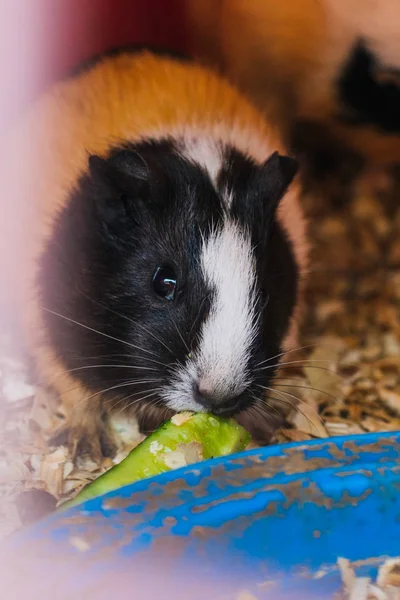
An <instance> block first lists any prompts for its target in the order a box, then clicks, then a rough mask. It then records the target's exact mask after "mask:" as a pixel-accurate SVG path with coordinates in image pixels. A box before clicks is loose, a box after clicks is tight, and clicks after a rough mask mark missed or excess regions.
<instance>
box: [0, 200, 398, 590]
mask: <svg viewBox="0 0 400 600" xmlns="http://www.w3.org/2000/svg"><path fill="white" fill-rule="evenodd" d="M397 196H398V193H397V192H396V193H395V192H393V194H391V196H390V197H388V198H383V199H379V200H377V199H376V198H370V197H367V196H363V197H356V198H355V199H354V200H353V201H352V202H351V203H350V204H348V205H347V206H345V207H343V208H341V209H336V210H334V211H333V210H332V208H331V207H330V205H329V202H327V201H326V200H325V199H322V198H318V197H316V196H307V197H305V198H304V204H305V207H306V211H307V213H308V215H309V221H310V225H311V231H310V234H311V238H312V242H313V248H314V249H313V253H312V256H311V265H312V272H311V273H310V274H309V276H308V277H309V283H308V288H307V297H306V305H307V316H306V320H305V323H304V327H303V335H302V341H301V344H302V346H304V348H303V349H302V350H298V351H296V352H290V353H288V354H287V356H286V357H285V360H284V362H286V363H288V362H291V364H286V365H284V366H282V368H281V369H280V371H279V374H278V376H277V378H276V381H275V389H276V394H274V401H273V411H272V410H271V415H270V417H269V419H270V420H271V419H273V418H274V415H276V411H279V412H280V413H282V414H284V415H285V417H286V421H285V422H284V424H283V425H282V426H280V427H279V429H277V430H276V431H275V432H274V435H273V438H272V440H269V441H270V442H272V443H285V442H292V441H302V440H308V439H313V438H325V437H328V436H332V435H347V434H352V433H362V432H376V431H393V430H400V208H399V205H398V204H399V203H398V202H397V200H396V198H397ZM12 341H13V339H12V336H11V337H10V336H7V335H5V334H4V335H2V336H0V539H1V538H2V537H3V536H5V535H7V534H9V533H10V532H12V531H14V530H16V529H18V528H20V527H21V526H22V525H23V524H26V523H29V522H31V521H33V520H35V519H37V518H39V517H40V516H41V515H44V514H46V513H48V512H50V511H51V510H52V509H53V508H54V507H55V506H56V504H57V503H58V502H59V501H61V500H65V499H69V498H71V497H73V496H74V495H75V494H76V493H77V492H78V491H79V490H80V489H81V488H82V487H83V486H84V485H85V484H86V483H88V482H90V481H92V480H93V479H95V478H96V477H98V476H99V475H100V474H101V473H103V472H104V471H105V470H107V469H108V468H110V467H111V466H112V465H113V464H115V463H117V462H120V461H121V460H122V459H123V458H124V457H125V456H126V454H127V453H128V452H129V451H130V449H131V448H132V447H134V446H135V445H136V444H137V443H139V442H140V441H141V439H142V436H141V435H140V434H139V432H138V428H137V424H136V423H135V422H134V421H131V422H127V421H125V420H123V419H119V421H116V422H115V423H114V427H115V431H116V438H117V444H118V452H117V456H116V458H115V459H114V460H113V461H111V460H110V459H104V460H102V461H101V463H99V464H95V463H93V462H92V461H90V460H89V459H87V458H85V457H80V458H79V460H78V461H77V462H76V463H75V464H73V462H72V461H71V458H70V457H69V456H68V450H67V448H66V446H65V443H63V442H64V441H63V440H62V436H61V437H60V432H62V431H63V428H64V427H65V413H64V410H63V406H62V403H61V402H59V401H58V400H57V399H56V398H53V397H52V396H51V395H50V394H49V393H48V392H47V391H46V390H43V389H41V388H39V387H35V386H33V385H32V379H30V378H29V375H28V374H29V370H28V368H27V364H26V361H24V360H23V358H21V356H20V354H19V353H18V352H17V351H16V350H15V348H13V347H12V344H11V342H12ZM253 446H254V443H253ZM360 585H361V584H360Z"/></svg>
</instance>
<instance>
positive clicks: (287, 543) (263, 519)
mask: <svg viewBox="0 0 400 600" xmlns="http://www.w3.org/2000/svg"><path fill="white" fill-rule="evenodd" d="M399 457H400V433H397V432H396V433H388V434H367V435H362V436H350V437H343V438H332V439H329V440H323V441H321V440H314V441H312V442H305V443H299V444H285V445H281V446H273V447H268V448H263V449H257V450H252V451H250V452H245V453H241V454H237V455H235V456H232V457H229V458H219V459H214V460H212V461H206V462H204V463H201V464H200V465H196V466H195V467H187V468H184V469H179V470H178V471H175V472H170V473H164V474H163V475H160V476H158V477H155V478H153V479H149V480H146V481H141V482H138V483H136V484H133V485H130V486H127V487H125V488H122V489H121V490H119V491H116V492H111V493H109V494H107V495H106V496H103V497H101V498H96V499H93V500H90V501H88V502H86V503H85V504H84V505H82V506H81V507H75V508H72V509H70V510H68V511H66V512H65V513H64V514H60V513H59V514H56V515H54V516H52V517H50V518H49V519H47V520H45V521H43V522H41V523H39V524H37V525H35V526H34V527H32V528H30V529H29V530H27V531H25V532H23V533H21V534H19V535H17V536H15V537H14V539H13V540H11V541H10V542H9V544H8V545H7V548H6V553H7V556H6V559H7V560H8V561H9V562H10V561H11V562H12V560H13V559H12V557H13V556H14V558H15V560H16V559H17V558H18V564H19V568H20V569H21V570H23V572H24V573H26V574H28V573H31V576H32V577H35V585H38V586H39V587H40V586H42V587H43V585H44V581H45V580H46V578H45V577H43V576H40V575H39V576H38V574H40V573H42V574H43V569H45V568H46V569H47V571H48V570H49V569H50V570H51V573H52V578H50V581H52V582H53V583H49V584H48V586H47V588H46V589H47V593H48V595H47V596H46V594H44V595H43V597H44V598H47V597H49V598H50V597H52V596H51V593H50V591H51V589H52V587H51V586H52V585H54V577H55V578H56V580H57V585H58V586H60V585H62V586H63V589H64V590H65V594H64V596H63V598H64V597H65V598H69V597H71V598H81V597H82V598H83V597H84V598H85V599H86V598H88V599H89V598H96V600H98V599H99V598H103V597H104V598H109V596H110V593H111V592H113V593H114V592H115V589H116V587H117V586H118V584H121V582H124V588H123V589H124V590H126V589H128V588H129V589H131V587H134V588H135V590H138V589H139V588H138V586H139V587H140V585H142V588H141V589H142V592H141V593H142V596H141V597H146V598H153V597H154V598H156V597H157V598H160V597H162V598H167V599H171V600H179V599H180V598H181V597H182V598H186V597H188V596H187V591H188V589H190V590H191V591H190V597H191V598H199V600H200V598H204V597H206V596H207V595H210V594H211V597H212V598H213V600H218V599H219V597H221V599H222V598H226V599H229V598H232V600H233V599H234V598H236V597H237V592H238V590H241V589H246V590H247V591H248V592H249V593H250V592H251V594H252V595H253V596H254V598H257V599H263V600H264V599H265V600H267V599H269V598H273V599H274V600H281V599H282V600H283V599H286V598H296V599H298V600H302V598H304V599H305V598H307V600H312V599H313V598H316V599H317V598H318V600H324V599H325V598H326V599H328V598H332V595H333V594H334V593H335V592H337V591H338V589H339V588H340V577H339V574H338V571H337V569H336V560H337V558H338V557H339V556H343V557H346V558H348V559H350V560H353V561H354V560H357V561H363V560H366V559H370V558H371V557H376V558H377V564H378V563H379V560H378V559H379V557H382V556H397V555H400V495H399V490H400V461H399ZM76 540H78V546H79V544H81V545H82V540H83V544H84V547H83V548H82V546H81V547H80V550H79V549H77V541H76ZM85 544H86V545H87V547H86V546H85ZM146 569H150V571H149V572H147V571H146ZM321 569H323V570H325V571H326V572H327V574H326V575H325V576H324V577H322V578H319V579H318V578H317V579H316V578H315V577H314V576H315V574H316V573H318V571H320V570H321ZM359 572H360V574H362V575H365V574H368V575H370V576H375V575H376V565H369V566H368V565H364V566H362V567H360V569H359ZM144 573H146V575H144ZM27 577H28V575H27ZM173 577H175V579H173ZM182 577H183V579H182ZM168 578H169V579H168ZM185 578H186V579H185ZM39 580H40V582H39ZM167 580H168V581H169V583H167ZM199 581H202V582H203V584H202V585H203V587H204V586H205V588H207V586H209V589H208V591H207V590H206V589H205V588H204V589H200V584H198V583H195V582H199ZM266 581H267V582H271V581H272V583H271V584H270V583H268V584H267V583H265V582H266ZM94 582H96V584H94ZM179 582H181V584H179ZM21 585H26V582H25V581H24V582H18V585H17V584H15V582H14V588H12V586H11V587H10V588H9V590H8V595H7V596H6V597H7V598H9V599H12V598H13V597H15V598H19V597H28V598H29V596H24V595H23V593H25V592H24V590H22V589H21ZM93 585H95V590H96V591H95V593H93ZM157 585H158V586H159V588H157V589H156V587H157ZM179 585H181V588H182V589H181V592H182V595H181V596H180V595H179V594H180V591H179V590H180V587H179ZM18 586H19V587H18ZM126 586H128V588H127V587H126ZM188 586H189V588H188ZM210 586H211V587H210ZM218 586H222V587H221V596H219V591H218V593H217V590H219V589H220V588H219V587H218ZM32 589H33V588H32V585H31V586H30V587H29V590H32ZM38 589H39V588H38ZM72 589H74V590H75V592H76V594H77V595H75V596H74V595H73V593H72ZM10 590H11V591H10ZM14 591H15V596H12V593H11V592H14ZM45 591H46V590H45ZM91 593H93V595H90V594H91ZM68 594H69V595H68ZM121 594H122V595H121ZM121 594H120V597H121V598H122V597H125V596H124V592H123V591H122V592H121ZM143 594H145V595H144V596H143ZM152 594H154V595H152ZM160 594H161V595H160ZM196 594H198V595H196ZM126 597H129V598H130V597H131V596H126ZM132 597H133V596H132ZM135 597H138V598H139V597H140V596H135Z"/></svg>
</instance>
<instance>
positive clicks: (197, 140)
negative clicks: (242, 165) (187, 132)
mask: <svg viewBox="0 0 400 600" xmlns="http://www.w3.org/2000/svg"><path fill="white" fill-rule="evenodd" d="M181 145H182V149H181V151H182V155H183V156H184V157H185V158H186V159H188V160H190V161H193V162H194V163H196V164H198V165H200V167H202V168H203V169H205V170H206V171H207V173H208V175H209V177H210V179H211V181H212V183H213V184H214V185H215V183H216V181H217V177H218V173H219V172H220V170H221V167H222V149H221V145H220V144H219V143H218V142H216V141H215V140H212V139H210V138H208V137H204V136H200V137H193V138H188V139H184V140H183V141H182V142H181Z"/></svg>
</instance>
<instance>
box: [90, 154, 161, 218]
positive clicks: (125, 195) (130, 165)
mask: <svg viewBox="0 0 400 600" xmlns="http://www.w3.org/2000/svg"><path fill="white" fill-rule="evenodd" d="M89 174H90V177H91V181H92V186H93V187H92V189H93V190H94V192H95V203H96V209H97V211H98V213H99V215H100V216H101V218H102V219H103V220H104V221H105V222H106V223H108V224H109V225H114V224H116V223H117V222H118V221H121V220H122V219H124V218H126V216H127V215H128V214H132V209H133V205H134V204H135V200H136V199H138V198H139V197H141V196H142V195H143V193H144V192H145V188H146V186H147V182H148V177H149V169H148V167H147V164H146V163H145V162H144V160H143V159H142V158H141V157H140V156H139V155H138V154H137V153H135V152H132V151H128V150H122V151H120V152H118V153H116V154H115V155H113V156H111V157H110V158H107V159H105V158H102V157H100V156H97V155H94V154H92V155H91V156H89Z"/></svg>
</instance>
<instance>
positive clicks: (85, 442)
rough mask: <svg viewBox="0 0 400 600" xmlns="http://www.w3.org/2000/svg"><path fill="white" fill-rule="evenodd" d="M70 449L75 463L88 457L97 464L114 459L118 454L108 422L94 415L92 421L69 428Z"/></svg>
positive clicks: (85, 421)
mask: <svg viewBox="0 0 400 600" xmlns="http://www.w3.org/2000/svg"><path fill="white" fill-rule="evenodd" d="M68 448H69V451H70V454H71V458H72V460H73V461H75V460H76V459H77V458H78V457H79V456H82V455H86V456H89V457H90V458H91V459H92V460H93V461H94V462H95V463H100V462H101V461H102V459H103V458H106V457H109V458H112V457H114V456H115V454H116V452H117V446H116V443H115V441H114V440H113V436H112V433H111V431H110V429H109V426H108V423H107V421H105V420H104V419H102V418H101V417H97V418H96V417H94V416H93V415H91V420H90V421H88V420H84V421H83V422H81V423H76V424H74V425H73V426H71V427H70V428H69V435H68Z"/></svg>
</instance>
